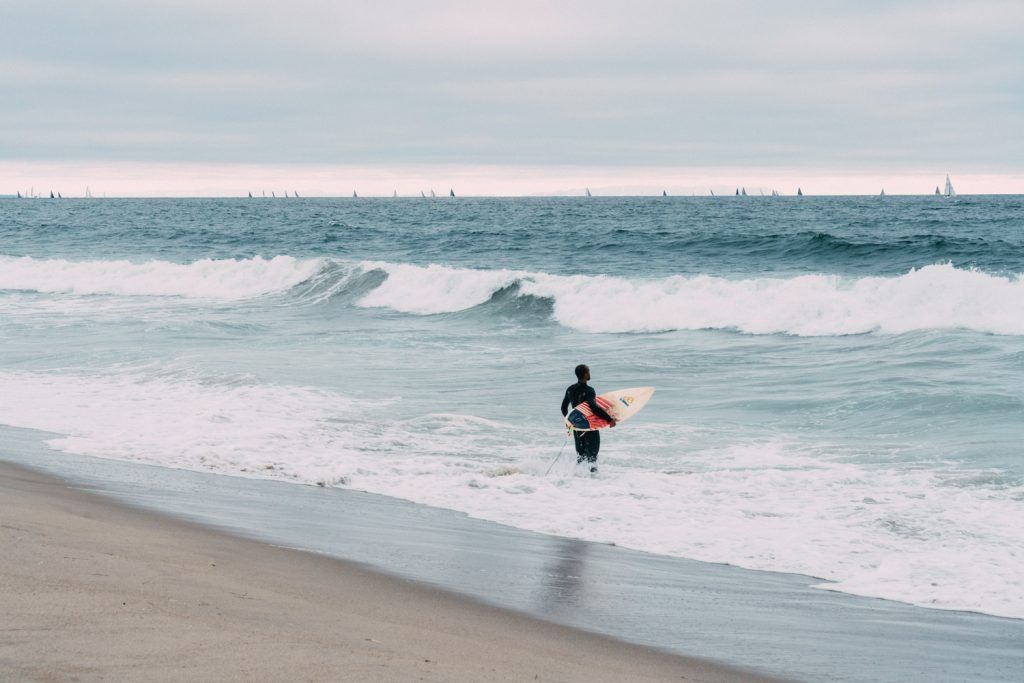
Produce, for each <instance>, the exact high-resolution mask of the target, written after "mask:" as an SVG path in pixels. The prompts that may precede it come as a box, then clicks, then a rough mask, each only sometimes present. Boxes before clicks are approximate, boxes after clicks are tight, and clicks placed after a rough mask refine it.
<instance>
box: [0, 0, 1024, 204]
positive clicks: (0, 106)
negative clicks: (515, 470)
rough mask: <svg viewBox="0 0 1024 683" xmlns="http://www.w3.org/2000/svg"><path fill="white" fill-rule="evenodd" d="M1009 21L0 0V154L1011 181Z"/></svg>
mask: <svg viewBox="0 0 1024 683" xmlns="http://www.w3.org/2000/svg"><path fill="white" fill-rule="evenodd" d="M1022 34H1024V2H1021V1H1020V0H1012V1H1008V2H998V1H988V0H972V1H971V2H943V1H939V0H929V1H928V2H882V1H877V2H876V1H874V0H857V1H853V2H799V3H798V2H784V1H783V2H780V1H777V0H776V1H774V2H770V3H769V2H706V1H705V2H699V3H696V2H695V3H689V2H643V1H631V2H603V1H601V0H588V1H586V2H515V3H497V2H476V3H470V2H449V1H446V0H433V1H431V2H379V1H378V2H309V1H306V0H292V1H291V2H284V3H282V2H258V1H257V2H215V1H211V0H203V1H201V2H200V1H197V2H191V1H187V0H175V1H174V2H146V3H138V2H102V1H95V0H92V1H90V2H56V3H44V4H40V3H39V2H38V1H32V2H21V1H17V0H14V1H12V0H0V162H3V163H2V166H3V169H6V171H5V172H4V173H5V174H6V175H4V176H3V178H4V179H8V180H9V181H16V182H20V181H21V180H23V178H21V177H15V178H13V179H12V178H11V176H10V174H11V173H15V174H16V173H17V171H16V170H14V171H12V170H11V169H17V167H18V163H21V162H29V163H25V164H23V166H24V167H25V168H33V169H40V168H50V169H52V168H55V167H57V166H60V165H65V167H67V168H72V167H75V168H80V167H81V165H82V164H97V166H96V168H100V167H102V168H111V167H116V166H117V165H118V164H121V165H122V168H128V167H131V168H142V167H143V166H144V165H146V164H150V165H153V166H152V167H153V168H156V167H157V166H156V165H159V164H164V165H177V166H178V167H181V168H194V169H201V168H212V167H213V166H214V165H221V166H223V165H232V164H235V165H247V166H248V167H253V168H255V167H259V168H263V169H267V168H279V167H282V166H284V167H287V166H292V167H294V168H300V167H301V168H304V169H309V168H314V167H316V168H321V169H323V168H333V167H337V168H341V167H347V168H350V169H351V168H376V169H385V171H384V172H386V169H409V168H426V167H436V168H445V169H454V170H452V171H451V172H452V173H456V174H457V170H458V169H463V170H467V169H473V168H477V167H481V166H487V167H516V168H519V169H527V168H540V169H565V168H577V169H578V168H587V167H594V168H598V167H599V168H603V169H624V170H623V173H625V174H627V175H628V173H629V169H639V168H644V169H652V168H654V169H657V168H667V169H676V170H677V171H678V172H679V173H683V171H680V170H679V169H700V170H701V172H702V173H704V174H705V175H708V174H710V175H714V174H715V173H716V172H717V171H716V169H717V170H724V169H733V168H757V169H767V170H768V171H770V170H771V169H785V170H786V173H788V174H789V175H792V176H794V177H795V176H799V175H800V174H801V173H803V174H805V175H809V176H813V175H814V174H815V173H824V172H826V171H827V172H830V173H834V172H837V171H838V172H851V173H859V174H864V175H873V174H874V175H884V174H887V173H892V174H898V173H918V172H922V173H945V172H947V171H949V172H953V173H960V174H976V175H979V176H980V175H984V174H988V175H995V176H998V175H1000V174H1006V175H1009V176H1015V175H1016V176H1019V174H1021V173H1022V172H1024V133H1022V131H1024V38H1022ZM76 164H77V166H76ZM33 172H37V171H33ZM553 173H554V175H555V176H557V175H558V173H557V172H553ZM611 173H612V174H613V175H614V173H615V172H614V170H613V171H611ZM402 174H404V175H409V172H408V171H407V170H403V171H402ZM683 174H684V175H685V173H683ZM768 174H769V175H770V173H768ZM583 175H585V173H584V174H583ZM387 182H391V180H390V179H389V180H388V181H387ZM551 182H555V181H551ZM559 182H561V181H559ZM538 189H543V188H538ZM547 189H551V188H547ZM2 191H4V189H0V192H2Z"/></svg>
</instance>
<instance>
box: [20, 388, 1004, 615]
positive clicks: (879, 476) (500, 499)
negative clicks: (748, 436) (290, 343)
mask: <svg viewBox="0 0 1024 683" xmlns="http://www.w3.org/2000/svg"><path fill="white" fill-rule="evenodd" d="M0 387H2V391H0V423H2V424H10V425H14V426H20V427H29V428H35V429H41V430H46V431H51V432H56V433H61V434H66V435H67V436H63V437H59V438H56V439H54V440H53V441H51V445H53V446H54V447H56V448H59V449H62V450H66V451H69V452H74V453H81V454H86V455H93V456H100V457H106V458H117V459H124V460H133V461H139V462H148V463H154V464H159V465H164V466H169V467H180V468H187V469H194V470H207V471H214V472H219V473H223V474H233V475H242V476H250V477H251V476H258V477H272V478H281V479H285V480H288V481H295V482H301V483H307V484H313V483H318V482H322V483H324V484H326V485H338V486H350V487H354V488H359V489H362V490H367V491H373V492H377V493H383V494H386V495H392V496H397V497H402V498H406V499H409V500H413V501H416V502H420V503H425V504H430V505H435V506H440V507H447V508H452V509H455V510H461V511H463V512H466V513H468V514H471V515H474V516H477V517H481V518H484V519H490V520H493V521H497V522H501V523H505V524H511V525H515V526H518V527H522V528H525V529H531V530H535V531H541V532H545V533H553V534H559V535H565V536H573V537H578V538H584V539H589V540H595V541H603V542H615V543H617V544H619V545H622V546H627V547H632V548H637V549H641V550H646V551H649V552H655V553H662V554H666V555H675V556H681V557H690V558H694V559H699V560H706V561H711V562H723V563H729V564H735V565H739V566H743V567H748V568H752V569H767V570H775V571H786V572H796V573H803V574H809V575H812V576H816V577H820V578H821V579H823V580H825V581H827V582H828V583H825V584H823V587H825V588H829V589H833V590H840V591H846V592H850V593H856V594H861V595H868V596H875V597H883V598H890V599H895V600H902V601H906V602H910V603H914V604H918V605H924V606H929V607H940V608H946V609H965V610H975V611H979V612H987V613H990V614H996V615H1001V616H1007V617H1016V618H1024V574H1022V573H1021V572H1020V571H1019V569H1020V566H1021V564H1020V563H1021V558H1022V557H1024V544H1022V542H1021V538H1020V529H1021V528H1024V487H1021V486H1019V485H1009V484H1007V483H1006V482H1003V483H1001V484H999V485H990V486H986V485H978V484H972V485H964V481H965V475H971V474H972V473H971V471H967V470H963V469H959V470H951V471H949V472H944V471H943V470H942V468H941V467H930V468H923V467H921V468H904V467H900V466H898V465H897V466H889V465H885V464H857V463H853V462H850V461H849V460H845V461H844V460H841V459H839V458H836V457H832V456H830V454H829V453H828V451H827V450H826V449H822V448H819V447H815V446H813V445H809V444H800V443H798V442H796V441H793V442H791V443H790V442H783V441H771V442H756V443H730V442H729V441H728V439H726V440H724V441H722V440H721V439H718V440H719V441H722V442H721V443H720V445H718V446H715V447H711V448H709V447H708V446H706V445H705V446H698V445H697V444H698V443H703V444H708V443H713V442H715V438H713V437H714V435H713V434H711V435H709V434H702V435H697V434H695V433H694V432H693V430H692V429H682V428H678V427H676V426H673V425H650V424H648V425H643V424H635V425H631V426H630V436H629V439H628V440H627V441H620V442H619V443H617V444H614V447H612V444H609V447H608V448H606V450H607V451H608V454H609V455H608V457H606V458H605V460H604V463H603V465H602V467H603V474H602V476H601V477H599V478H597V479H590V478H589V477H575V476H572V469H573V465H572V462H571V458H565V459H564V460H563V463H562V465H561V466H560V467H556V468H555V472H554V473H553V474H552V475H551V476H550V477H545V476H543V472H544V470H545V469H546V467H547V463H548V461H549V459H550V458H551V457H553V456H554V454H555V452H557V446H558V444H556V443H552V441H551V437H552V434H551V432H550V430H547V429H544V428H540V427H534V426H530V425H527V424H508V423H506V422H501V421H495V420H491V419H484V418H480V417H475V416H473V415H460V414H426V415H422V416H420V417H417V418H415V419H411V420H408V421H405V422H397V423H396V422H394V420H393V415H392V412H391V411H392V409H393V408H392V407H391V406H389V405H382V404H379V403H374V402H367V401H363V400H360V401H354V400H352V399H350V398H348V397H345V396H342V395H339V394H337V393H335V392H331V391H326V390H320V389H314V388H309V387H295V386H280V385H264V384H255V383H252V382H248V381H239V380H230V379H226V378H216V377H203V378H193V377H187V376H181V377H172V376H168V375H167V374H166V373H164V374H162V375H161V376H157V377H147V376H143V375H141V374H110V375H103V376H86V375H55V374H33V373H16V372H3V373H0ZM608 438H609V439H610V440H611V439H615V438H617V434H610V435H609V436H608ZM627 444H628V445H627ZM979 474H985V473H984V472H981V473H979ZM970 479H971V477H970V476H967V479H966V480H970ZM984 480H986V477H983V476H979V477H977V478H976V481H984Z"/></svg>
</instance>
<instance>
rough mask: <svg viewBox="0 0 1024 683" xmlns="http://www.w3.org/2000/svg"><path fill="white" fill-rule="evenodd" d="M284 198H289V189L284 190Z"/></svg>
mask: <svg viewBox="0 0 1024 683" xmlns="http://www.w3.org/2000/svg"><path fill="white" fill-rule="evenodd" d="M284 198H285V199H288V190H285V191H284Z"/></svg>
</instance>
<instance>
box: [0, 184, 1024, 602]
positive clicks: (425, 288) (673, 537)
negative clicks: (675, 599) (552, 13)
mask: <svg viewBox="0 0 1024 683" xmlns="http://www.w3.org/2000/svg"><path fill="white" fill-rule="evenodd" d="M1021 208H1022V207H1021V202H1020V200H1019V199H1017V198H986V199H980V198H975V199H964V200H962V201H961V202H959V203H953V202H940V201H939V200H931V199H929V200H917V199H914V200H910V199H908V200H903V201H899V200H896V201H892V202H879V201H876V200H867V199H847V198H836V199H820V200H817V201H807V202H803V203H800V202H798V201H797V200H795V199H792V200H791V199H789V198H787V199H786V200H785V201H779V202H775V201H774V200H768V199H765V200H759V199H752V200H751V201H750V203H744V202H742V201H741V200H735V201H733V200H731V199H730V200H721V201H717V202H716V201H711V200H699V201H698V200H692V201H690V200H683V199H678V200H673V201H665V202H659V201H656V200H653V199H622V200H601V201H599V202H590V203H588V202H584V201H580V200H466V201H460V202H440V201H438V202H431V201H423V202H419V201H414V200H406V201H395V202H387V201H347V200H323V201H317V200H309V201H307V200H303V201H302V202H292V203H288V204H287V205H285V203H282V202H271V201H267V202H260V201H253V202H246V201H239V200H234V201H230V200H223V201H212V200H191V201H189V200H137V201H112V202H103V203H101V202H97V203H92V204H90V203H88V202H68V203H66V204H58V203H53V204H46V203H45V202H23V203H15V202H7V203H5V204H3V205H2V206H0V219H2V222H0V320H2V323H0V344H2V345H3V348H4V350H5V352H4V354H3V356H2V357H0V388H2V391H0V425H8V426H11V427H21V428H31V429H37V430H41V431H44V432H47V433H48V436H47V443H48V444H49V445H50V447H52V448H54V449H57V450H61V451H66V452H69V453H75V454H81V455H87V456H94V457H100V458H112V459H118V460H127V461H134V462H143V463H148V464H154V465H160V466H164V467H171V468H182V469H189V470H199V471H209V472H216V473H220V474H225V475H230V476H243V477H260V478H272V479H280V480H284V481H290V482H294V483H296V484H303V485H319V486H331V487H348V488H354V489H359V490H366V491H371V492H375V493H381V494H385V495H390V496H396V497H400V498H404V499H408V500H412V501H415V502H418V503H423V504H427V505H433V506H439V507H445V508H451V509H455V510H459V511H462V512H465V513H468V514H470V515H473V516H476V517H480V518H483V519H488V520H492V521H496V522H501V523H504V524H510V525H513V526H517V527H521V528H525V529H530V530H534V531H540V532H544V533H550V534H557V535H562V536H571V537H576V538H583V539H588V540H594V541H599V542H606V543H614V544H617V545H621V546H625V547H630V548H635V549H639V550H644V551H648V552H652V553H658V554H665V555H672V556H679V557H687V558H692V559H696V560H703V561H708V562H716V563H726V564H734V565H738V566H742V567H746V568H750V569H758V570H770V571H782V572H793V573H799V574H805V575H808V576H810V577H815V578H814V579H812V581H813V583H814V585H816V586H818V587H820V588H823V589H828V590H836V591H843V592H847V593H853V594H857V595H864V596H873V597H879V598H885V599H892V600H899V601H903V602H908V603H912V604H915V605H921V606H924V607H930V608H941V609H954V610H971V611H978V612H984V613H988V614H994V615H999V616H1005V617H1012V618H1018V619H1019V618H1024V575H1022V573H1021V572H1020V571H1019V569H1020V566H1021V561H1022V558H1024V539H1022V537H1021V534H1020V531H1019V530H1020V529H1021V528H1024V464H1022V463H1024V459H1022V458H1021V457H1020V456H1021V455H1022V452H1021V448H1022V446H1021V444H1022V443H1024V426H1022V425H1024V419H1022V418H1024V389H1022V387H1024V381H1022V380H1024V366H1022V365H1021V358H1024V277H1022V273H1024V245H1022V239H1024V224H1022V223H1021V219H1020V216H1021V215H1024V214H1022V212H1021ZM578 362H587V363H589V364H590V365H591V367H592V368H593V369H594V383H595V385H596V386H597V388H598V390H599V391H600V390H602V389H614V388H619V387H621V386H633V385H646V384H650V385H654V386H656V387H658V394H657V396H656V398H655V400H654V401H653V402H652V404H651V405H650V406H649V407H648V408H646V409H645V411H644V412H643V413H642V414H641V415H640V416H638V417H637V418H636V419H635V420H634V421H633V422H631V423H629V424H628V425H624V426H623V428H622V429H621V430H620V429H616V430H614V431H611V432H609V433H608V434H607V435H606V437H605V439H604V446H603V449H602V453H601V462H602V472H601V474H600V476H598V477H597V478H593V479H592V478H590V477H589V476H584V474H585V473H582V472H577V471H576V470H575V468H574V467H573V463H572V462H571V459H568V458H567V459H565V460H564V461H563V462H562V463H561V464H560V465H559V466H558V467H556V468H555V470H554V471H553V472H552V474H551V475H550V476H545V475H544V472H545V470H546V469H547V466H548V464H549V463H550V461H551V459H552V458H554V456H555V454H557V453H558V450H559V448H560V447H561V446H562V443H563V439H564V434H563V433H562V432H561V430H560V427H559V423H560V419H559V415H558V413H557V404H558V402H559V400H560V398H561V393H562V391H563V390H564V388H565V386H566V385H567V384H569V383H570V382H571V381H572V375H571V371H572V367H573V366H574V365H575V364H576V363H578Z"/></svg>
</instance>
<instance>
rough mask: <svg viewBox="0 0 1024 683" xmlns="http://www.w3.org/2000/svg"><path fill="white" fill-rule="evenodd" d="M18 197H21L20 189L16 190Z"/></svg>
mask: <svg viewBox="0 0 1024 683" xmlns="http://www.w3.org/2000/svg"><path fill="white" fill-rule="evenodd" d="M18 199H21V190H18Z"/></svg>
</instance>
